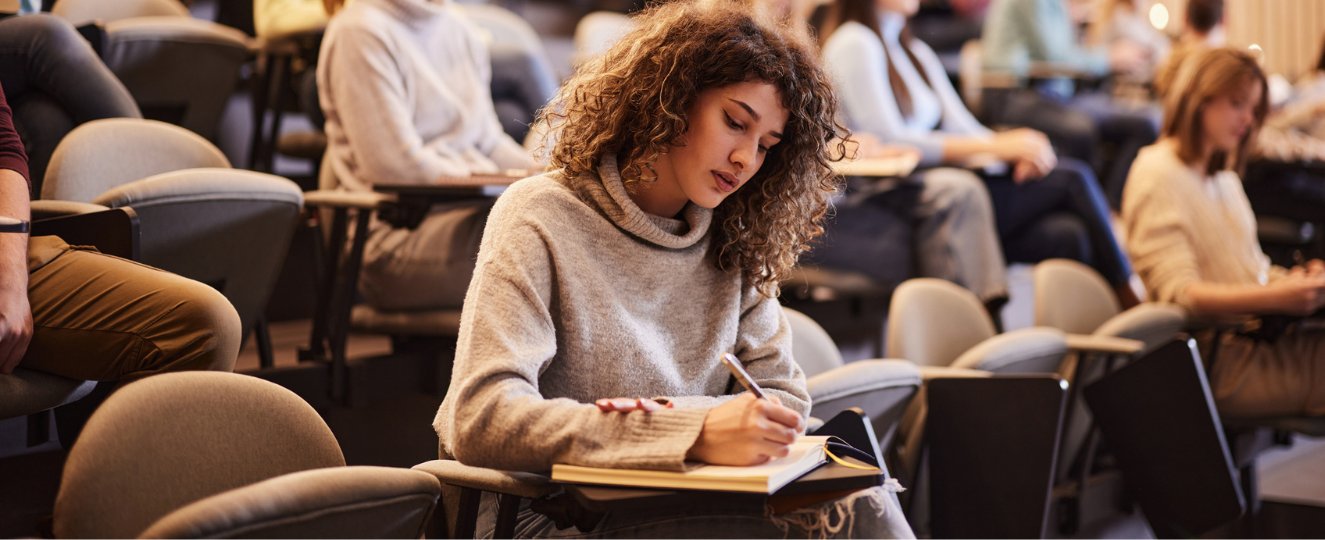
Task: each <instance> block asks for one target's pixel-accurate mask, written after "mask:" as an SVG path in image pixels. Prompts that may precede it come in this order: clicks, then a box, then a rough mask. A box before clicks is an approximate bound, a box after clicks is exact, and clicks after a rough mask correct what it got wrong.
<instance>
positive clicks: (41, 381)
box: [0, 367, 97, 418]
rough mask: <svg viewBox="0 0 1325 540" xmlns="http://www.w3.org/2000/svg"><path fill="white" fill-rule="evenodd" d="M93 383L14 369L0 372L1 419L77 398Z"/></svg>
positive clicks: (33, 411)
mask: <svg viewBox="0 0 1325 540" xmlns="http://www.w3.org/2000/svg"><path fill="white" fill-rule="evenodd" d="M96 385H97V382H96V381H80V380H77V379H70V378H68V377H61V376H59V375H51V374H49V373H46V372H42V371H35V370H31V369H24V368H21V367H20V368H15V369H14V372H13V373H10V374H9V375H0V418H14V417H17V416H25V415H29V414H32V413H36V412H41V411H44V410H46V409H50V408H52V407H59V406H60V405H64V404H66V403H71V402H74V401H77V400H79V399H82V398H83V396H86V395H87V394H88V393H89V392H91V391H92V388H93V387H95V386H96Z"/></svg>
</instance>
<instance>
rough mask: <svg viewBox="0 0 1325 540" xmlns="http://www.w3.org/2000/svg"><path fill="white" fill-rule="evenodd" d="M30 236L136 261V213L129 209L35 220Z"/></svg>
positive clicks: (137, 238)
mask: <svg viewBox="0 0 1325 540" xmlns="http://www.w3.org/2000/svg"><path fill="white" fill-rule="evenodd" d="M32 236H58V237H60V239H61V240H64V241H65V242H67V243H69V244H71V245H75V246H93V247H95V248H97V250H98V251H100V252H102V253H105V254H107V255H114V256H116V257H119V258H122V259H129V260H131V261H136V260H138V249H139V231H138V214H137V213H136V212H134V210H133V208H131V207H128V206H124V207H120V208H110V209H103V210H100V211H96V212H90V213H86V214H73V215H67V216H62V217H55V218H47V219H43V220H40V221H34V222H33V223H32Z"/></svg>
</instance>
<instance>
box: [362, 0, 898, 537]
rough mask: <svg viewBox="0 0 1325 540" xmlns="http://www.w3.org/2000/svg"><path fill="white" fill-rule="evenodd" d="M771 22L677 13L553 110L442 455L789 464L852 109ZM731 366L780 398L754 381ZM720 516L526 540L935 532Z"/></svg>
mask: <svg viewBox="0 0 1325 540" xmlns="http://www.w3.org/2000/svg"><path fill="white" fill-rule="evenodd" d="M359 1H364V0H359ZM751 11H752V10H749V9H745V8H742V7H740V5H739V4H737V3H735V2H729V1H725V0H718V1H709V2H703V3H701V2H693V1H685V0H677V1H674V2H670V3H666V4H658V5H655V6H654V7H651V8H649V9H648V10H647V11H645V12H644V13H643V14H641V15H639V16H638V17H637V19H636V22H637V24H636V26H635V28H634V29H633V30H632V31H631V32H630V33H629V34H628V35H626V36H625V37H624V38H623V39H621V40H620V41H619V42H618V43H617V44H616V45H615V46H613V47H612V49H610V50H609V51H608V52H607V53H606V54H604V55H603V56H602V57H599V58H598V59H595V60H593V61H591V62H590V63H588V64H586V65H585V66H584V67H582V68H581V70H580V71H579V73H578V74H577V75H576V76H575V77H574V78H572V79H571V80H570V81H569V82H568V83H567V84H566V86H565V87H564V88H563V89H562V91H561V93H560V95H559V96H558V98H557V103H558V105H559V106H558V107H556V108H555V109H552V108H549V109H547V110H545V111H544V113H543V114H544V115H545V120H546V121H549V123H551V121H553V120H555V121H556V123H557V124H558V125H559V128H558V129H559V130H560V131H559V133H560V135H559V137H558V140H557V142H556V146H555V147H554V148H553V150H552V155H551V158H552V165H553V167H555V168H557V169H558V170H556V171H553V172H550V173H548V174H544V175H542V176H537V177H534V178H529V179H525V180H522V181H520V182H517V183H516V184H514V185H513V186H511V187H510V189H508V190H507V191H506V192H505V193H504V194H503V195H502V196H501V198H500V199H499V200H498V202H497V205H496V206H495V207H494V208H493V211H492V215H491V218H490V219H489V220H488V224H487V228H486V230H485V231H484V234H483V242H482V246H481V248H480V250H479V257H478V266H477V267H476V268H475V271H474V279H473V281H471V282H470V285H469V291H468V294H467V295H466V296H465V306H464V315H463V317H462V320H461V324H460V338H459V341H458V343H457V347H456V356H455V367H454V371H453V376H452V379H451V386H450V389H449V390H448V391H447V393H446V399H445V401H444V402H443V403H442V406H441V409H440V410H439V411H438V414H437V418H436V420H435V422H434V427H435V428H436V429H437V434H438V438H439V440H440V443H441V450H440V453H441V455H442V456H443V457H454V458H455V459H456V460H458V461H460V462H462V463H465V464H467V465H473V466H480V467H489V468H496V469H503V470H516V471H546V470H548V469H550V468H551V467H552V465H553V464H558V463H564V464H572V465H587V466H595V467H622V468H639V469H660V470H674V471H676V470H682V469H683V467H684V463H685V461H686V460H697V461H702V462H707V463H714V464H723V465H752V464H757V463H762V462H765V461H767V460H769V459H774V458H778V457H781V456H785V455H787V452H788V445H789V444H790V443H791V442H792V441H793V440H794V439H795V437H796V436H797V435H798V434H799V433H803V432H804V430H805V426H806V419H805V417H806V414H808V412H809V409H810V397H809V394H808V392H807V391H806V386H805V375H804V374H803V373H802V372H801V370H800V368H798V367H797V365H796V363H795V362H794V361H793V359H792V357H791V330H790V328H789V325H788V323H787V320H786V318H785V316H784V315H783V314H782V308H781V307H780V306H779V305H778V302H777V299H776V296H777V288H778V283H779V280H780V279H783V278H784V277H785V276H786V275H787V273H788V272H789V271H790V270H791V268H792V266H793V265H794V264H795V263H796V260H797V258H798V257H799V256H800V255H801V254H802V253H803V252H804V251H805V249H806V247H807V244H808V242H809V241H810V240H811V239H812V238H814V237H815V236H818V235H819V234H820V233H822V231H823V228H822V225H821V224H822V220H823V217H824V214H825V212H826V211H827V209H828V196H829V195H830V194H831V193H832V192H833V191H834V190H835V189H836V187H837V181H836V180H835V177H834V175H833V172H832V169H831V167H830V156H831V155H833V154H831V153H830V151H829V144H828V141H830V140H832V139H834V137H835V136H837V135H838V134H839V129H838V127H839V126H838V125H837V124H836V122H835V121H834V119H835V118H836V114H837V104H836V100H835V99H834V97H833V92H832V89H831V88H830V87H829V83H828V79H827V77H826V76H825V75H824V74H823V73H822V71H821V70H820V69H819V67H818V66H817V64H816V62H815V60H814V53H813V49H812V46H811V45H809V44H807V43H804V42H803V40H800V39H797V38H796V34H794V33H791V32H784V31H782V28H780V27H779V25H778V24H777V23H774V22H770V21H769V20H766V18H765V17H763V16H761V15H753V14H752V13H751ZM548 117H550V118H548ZM839 155H840V154H839ZM724 353H731V354H735V355H736V356H737V357H738V358H740V360H741V361H742V363H743V364H744V365H745V366H746V369H747V371H748V372H749V373H750V375H751V376H752V377H753V378H754V379H755V380H756V381H757V382H758V384H759V385H760V386H762V387H763V388H764V389H765V393H766V394H767V395H768V396H769V397H770V399H754V398H753V397H752V396H751V395H749V394H741V393H739V387H736V389H733V388H732V386H731V385H730V384H729V380H730V376H729V375H728V374H727V372H726V370H725V369H724V368H723V367H722V366H721V365H720V364H719V362H718V358H719V357H720V356H721V355H722V354H724ZM709 503H712V501H709ZM709 503H705V504H690V505H671V506H668V507H666V508H655V509H649V510H639V511H633V512H609V513H608V514H607V515H606V516H605V517H603V518H602V519H601V521H598V522H597V523H596V524H594V525H593V526H589V525H587V524H581V525H577V527H579V526H583V527H585V528H586V530H583V531H580V530H577V529H570V528H567V529H557V528H556V526H555V523H554V521H553V520H552V519H551V518H549V517H547V516H544V515H542V514H538V513H535V512H533V511H532V510H525V511H523V512H522V513H521V514H520V516H519V523H518V525H517V529H516V535H517V536H521V537H524V536H535V537H561V536H575V537H594V538H601V537H625V538H632V537H634V538H640V537H650V538H653V537H659V538H678V537H706V538H723V537H732V538H767V537H786V536H792V537H823V536H833V537H837V536H858V537H867V538H881V537H882V538H894V537H912V536H913V535H912V533H911V530H910V527H909V526H908V525H907V524H906V521H905V519H904V517H903V516H902V512H901V508H900V507H899V506H898V505H897V502H896V500H895V499H894V498H893V497H890V496H889V494H888V493H886V492H885V491H884V490H883V489H882V488H871V489H867V490H863V491H859V492H856V493H853V494H851V495H847V496H844V497H842V498H839V499H837V500H833V501H828V502H825V503H821V504H816V505H812V506H810V507H808V508H805V509H802V510H800V511H796V512H792V513H790V514H787V515H782V516H773V515H772V513H771V512H770V511H768V510H767V509H765V507H764V504H763V503H761V502H757V501H755V502H751V501H738V500H733V501H727V502H722V503H715V504H709Z"/></svg>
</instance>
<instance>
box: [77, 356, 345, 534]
mask: <svg viewBox="0 0 1325 540" xmlns="http://www.w3.org/2000/svg"><path fill="white" fill-rule="evenodd" d="M344 465H345V458H344V456H343V455H342V454H341V451H340V446H339V445H338V444H337V442H336V437H335V436H334V435H332V433H331V430H330V429H329V428H328V427H327V425H326V423H325V422H323V421H322V418H321V417H320V416H318V414H317V411H314V410H313V408H312V407H311V406H309V405H308V403H306V402H304V400H303V399H300V398H299V396H297V395H295V394H294V393H293V392H291V391H289V390H286V389H285V388H282V387H280V386H277V385H275V384H272V383H270V382H267V381H264V380H262V379H258V378H256V377H249V376H245V375H237V374H233V373H220V372H179V373H165V374H161V375H155V376H151V377H147V378H146V379H143V380H140V381H135V382H132V383H130V384H127V385H125V386H123V387H122V388H120V389H119V390H117V391H116V392H115V393H114V394H111V396H110V398H108V399H107V400H106V402H105V403H104V404H102V405H101V407H100V408H99V409H97V412H96V413H93V415H92V417H91V418H90V419H88V422H87V425H86V426H85V427H84V428H83V433H82V434H81V435H80V436H79V439H78V442H77V443H76V444H75V445H74V447H73V448H72V449H71V450H70V451H69V457H68V459H67V460H66V461H65V466H64V476H63V477H62V479H61V481H60V491H59V494H58V495H57V496H56V500H55V515H54V527H55V535H56V536H57V537H60V538H133V537H136V536H138V535H139V534H141V533H142V532H143V531H144V530H145V529H147V528H148V527H149V526H150V525H151V524H152V523H153V522H155V521H156V520H157V519H159V518H161V517H162V516H165V515H166V514H168V513H170V512H172V511H174V510H176V509H178V508H180V507H182V506H184V505H187V504H189V503H192V502H194V501H197V500H200V499H203V498H205V497H209V496H212V495H215V494H218V493H221V492H224V491H227V490H230V489H234V488H238V487H242V486H247V485H249V484H253V483H256V482H260V481H262V480H266V479H268V478H273V477H276V476H280V475H283V474H287V473H292V472H297V471H304V470H309V469H319V468H323V467H340V466H344Z"/></svg>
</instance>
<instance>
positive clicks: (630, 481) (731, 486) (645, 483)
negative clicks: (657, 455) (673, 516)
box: [552, 437, 829, 493]
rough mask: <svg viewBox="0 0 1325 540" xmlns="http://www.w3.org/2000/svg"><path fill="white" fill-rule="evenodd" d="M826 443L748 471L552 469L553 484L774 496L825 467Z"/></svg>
mask: <svg viewBox="0 0 1325 540" xmlns="http://www.w3.org/2000/svg"><path fill="white" fill-rule="evenodd" d="M828 439H829V437H801V438H799V439H797V440H796V442H795V443H792V445H791V453H790V454H788V455H787V457H784V458H782V459H777V460H774V461H770V462H768V463H764V464H762V465H754V466H751V467H728V466H723V465H705V464H703V463H687V464H686V470H685V471H684V472H672V471H645V470H639V469H601V468H597V467H581V466H578V465H553V466H552V480H553V481H556V482H573V483H581V484H606V485H614V486H634V487H650V488H667V489H705V490H714V491H744V492H751V493H773V492H775V491H777V490H778V489H779V488H781V487H782V486H785V485H787V484H788V483H790V482H791V481H793V480H795V479H797V478H800V477H801V476H802V475H804V474H805V473H808V472H810V471H812V470H814V469H815V468H817V467H819V466H820V465H822V464H824V462H826V461H827V459H828V457H827V455H826V454H825V453H824V445H826V444H827V443H828Z"/></svg>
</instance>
